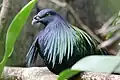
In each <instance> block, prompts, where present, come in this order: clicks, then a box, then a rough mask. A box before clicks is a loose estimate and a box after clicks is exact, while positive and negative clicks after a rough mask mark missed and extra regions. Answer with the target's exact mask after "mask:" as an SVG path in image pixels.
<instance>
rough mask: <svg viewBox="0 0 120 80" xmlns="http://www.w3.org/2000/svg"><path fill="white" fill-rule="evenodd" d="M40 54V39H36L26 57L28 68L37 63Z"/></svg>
mask: <svg viewBox="0 0 120 80" xmlns="http://www.w3.org/2000/svg"><path fill="white" fill-rule="evenodd" d="M38 53H39V51H38V38H36V39H35V41H34V42H33V43H32V45H31V47H30V49H29V51H28V53H27V55H26V62H27V66H31V64H32V63H34V62H35V60H36V59H37V56H38Z"/></svg>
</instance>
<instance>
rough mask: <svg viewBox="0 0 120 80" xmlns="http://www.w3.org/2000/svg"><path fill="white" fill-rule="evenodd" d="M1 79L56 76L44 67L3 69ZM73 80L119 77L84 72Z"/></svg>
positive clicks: (53, 78)
mask: <svg viewBox="0 0 120 80" xmlns="http://www.w3.org/2000/svg"><path fill="white" fill-rule="evenodd" d="M2 77H3V78H4V79H5V80H6V79H10V78H12V79H13V80H56V79H57V77H58V76H56V75H54V74H53V73H51V72H50V71H49V70H48V69H47V68H46V67H30V68H20V67H5V68H4V72H3V75H2ZM10 80H11V79H10ZM74 80H120V75H113V74H107V73H93V72H84V73H83V74H81V76H78V77H76V78H75V79H74Z"/></svg>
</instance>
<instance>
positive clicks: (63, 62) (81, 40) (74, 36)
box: [26, 9, 109, 75]
mask: <svg viewBox="0 0 120 80" xmlns="http://www.w3.org/2000/svg"><path fill="white" fill-rule="evenodd" d="M39 23H40V24H44V26H45V27H44V28H43V29H42V30H40V32H39V33H38V34H37V36H36V38H35V40H34V41H33V43H32V45H31V47H30V49H29V51H28V53H27V55H26V62H27V66H31V64H33V63H34V62H35V61H36V59H37V56H38V55H40V56H41V57H42V59H43V61H44V63H45V65H46V66H47V67H48V69H49V70H50V71H51V72H53V73H54V74H57V75H58V74H59V73H60V72H62V71H63V70H65V69H68V68H71V67H72V66H73V65H74V64H75V63H76V62H77V61H79V60H80V59H82V58H84V57H86V56H90V55H109V52H108V51H107V50H106V49H103V48H100V49H98V48H97V46H98V44H99V42H98V41H97V40H95V39H94V38H93V37H92V36H90V35H89V34H88V33H86V32H85V31H84V30H82V29H79V28H77V27H75V26H73V25H71V24H70V23H69V22H68V21H67V20H66V19H65V18H64V17H62V16H61V15H60V14H59V13H57V12H56V11H55V10H53V9H42V10H41V11H40V12H38V13H37V14H36V15H35V16H34V17H33V20H32V24H33V25H35V24H39ZM40 24H39V26H40Z"/></svg>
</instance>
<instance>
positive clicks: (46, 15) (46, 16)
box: [32, 9, 59, 25]
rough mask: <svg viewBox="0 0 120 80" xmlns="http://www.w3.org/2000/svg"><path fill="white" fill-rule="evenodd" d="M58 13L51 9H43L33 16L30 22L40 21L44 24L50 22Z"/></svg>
mask: <svg viewBox="0 0 120 80" xmlns="http://www.w3.org/2000/svg"><path fill="white" fill-rule="evenodd" d="M57 16H59V14H58V13H57V12H56V11H54V10H52V9H43V10H41V11H40V12H39V13H38V14H37V15H35V16H34V17H33V21H32V24H36V23H42V24H44V25H47V24H49V23H50V22H52V21H53V20H54V19H55V17H57Z"/></svg>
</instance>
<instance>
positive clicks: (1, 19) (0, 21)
mask: <svg viewBox="0 0 120 80" xmlns="http://www.w3.org/2000/svg"><path fill="white" fill-rule="evenodd" d="M11 5H12V4H11V0H3V3H2V8H1V12H0V33H1V32H2V30H3V29H4V27H5V26H6V24H7V21H8V15H9V11H10V8H11Z"/></svg>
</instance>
